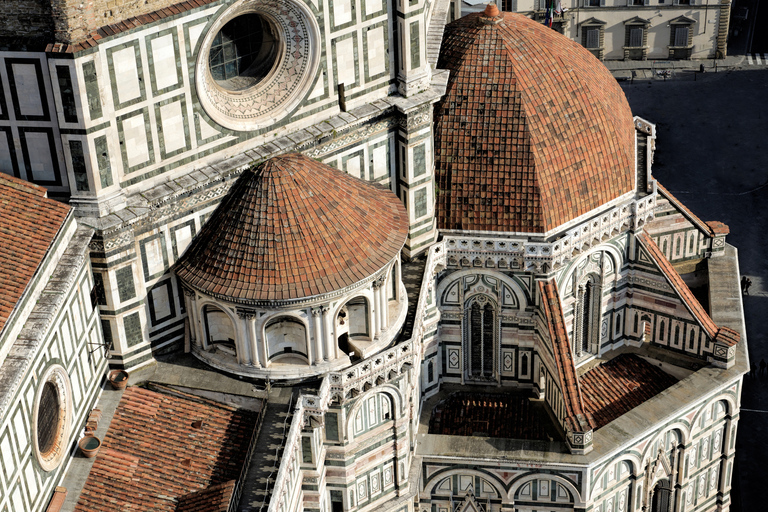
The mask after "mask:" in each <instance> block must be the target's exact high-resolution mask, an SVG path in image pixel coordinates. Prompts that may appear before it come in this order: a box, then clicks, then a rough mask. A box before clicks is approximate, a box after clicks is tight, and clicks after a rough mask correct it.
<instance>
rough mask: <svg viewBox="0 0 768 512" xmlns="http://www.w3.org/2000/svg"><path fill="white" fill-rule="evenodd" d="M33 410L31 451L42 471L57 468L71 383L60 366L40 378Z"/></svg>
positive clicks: (64, 441)
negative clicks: (32, 446)
mask: <svg viewBox="0 0 768 512" xmlns="http://www.w3.org/2000/svg"><path fill="white" fill-rule="evenodd" d="M40 383H41V384H40V386H39V387H38V391H37V394H36V396H35V403H34V409H33V412H32V414H33V418H34V436H33V440H34V450H35V456H36V457H37V461H38V462H39V463H40V466H41V467H42V468H43V470H45V471H52V470H54V469H56V468H57V467H58V466H59V464H60V463H61V460H62V459H63V458H64V455H65V454H66V452H67V450H66V445H67V441H68V439H69V433H70V432H69V430H70V421H71V418H72V401H71V398H70V397H71V396H72V384H71V383H70V381H69V376H68V375H67V371H66V370H65V369H64V368H63V367H62V366H60V365H52V366H50V367H49V368H48V369H47V370H46V371H45V373H44V374H43V376H42V378H41V379H40Z"/></svg>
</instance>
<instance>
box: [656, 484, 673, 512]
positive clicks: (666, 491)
mask: <svg viewBox="0 0 768 512" xmlns="http://www.w3.org/2000/svg"><path fill="white" fill-rule="evenodd" d="M671 498H672V487H671V486H670V484H669V480H668V479H666V478H665V479H663V480H661V481H660V482H659V483H657V484H656V487H654V488H653V497H652V498H651V512H669V511H670V510H671V507H670V501H671Z"/></svg>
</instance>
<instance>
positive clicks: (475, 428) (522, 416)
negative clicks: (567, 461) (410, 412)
mask: <svg viewBox="0 0 768 512" xmlns="http://www.w3.org/2000/svg"><path fill="white" fill-rule="evenodd" d="M542 405H543V404H541V403H540V402H532V401H531V400H530V399H529V397H528V394H522V393H504V394H489V393H463V392H459V393H454V394H452V395H451V396H449V397H448V398H447V399H446V400H445V401H443V402H441V403H439V404H438V405H437V406H436V407H435V409H434V410H433V411H432V416H431V417H430V419H429V433H430V434H438V435H450V436H476V435H481V434H482V435H487V436H488V437H496V438H505V439H526V440H530V441H535V440H540V441H546V440H547V439H548V438H552V439H554V438H556V437H559V436H558V433H557V430H556V428H555V426H554V425H553V423H552V420H551V419H550V416H549V414H548V413H547V411H546V410H545V409H544V408H543V407H542Z"/></svg>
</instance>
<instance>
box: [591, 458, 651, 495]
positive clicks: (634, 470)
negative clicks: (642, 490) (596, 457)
mask: <svg viewBox="0 0 768 512" xmlns="http://www.w3.org/2000/svg"><path fill="white" fill-rule="evenodd" d="M622 462H623V463H626V464H628V465H629V474H630V475H633V476H637V475H639V474H640V473H642V467H643V465H642V462H641V459H640V457H639V456H638V455H634V454H631V453H625V454H622V455H621V457H619V458H618V459H617V460H612V461H610V462H609V463H608V464H606V465H605V466H603V468H602V469H601V470H600V471H599V472H598V473H597V475H595V478H593V479H592V487H591V488H590V490H589V493H590V495H592V494H594V492H595V488H596V487H597V486H598V485H599V484H600V481H601V480H602V479H603V475H605V473H606V472H608V471H609V470H610V468H611V466H616V465H618V464H621V463H622Z"/></svg>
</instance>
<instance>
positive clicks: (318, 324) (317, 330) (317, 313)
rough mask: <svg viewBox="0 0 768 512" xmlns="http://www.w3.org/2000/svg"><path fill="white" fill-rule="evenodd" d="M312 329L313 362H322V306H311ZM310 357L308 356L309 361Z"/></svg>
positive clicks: (323, 337)
mask: <svg viewBox="0 0 768 512" xmlns="http://www.w3.org/2000/svg"><path fill="white" fill-rule="evenodd" d="M311 311H312V329H313V330H314V334H315V336H314V338H315V342H314V346H315V351H314V352H315V364H320V363H322V362H323V343H324V341H325V336H324V333H323V324H322V322H323V320H322V317H321V314H322V308H319V307H318V308H312V310H311ZM311 360H312V359H311V358H310V361H311Z"/></svg>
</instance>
